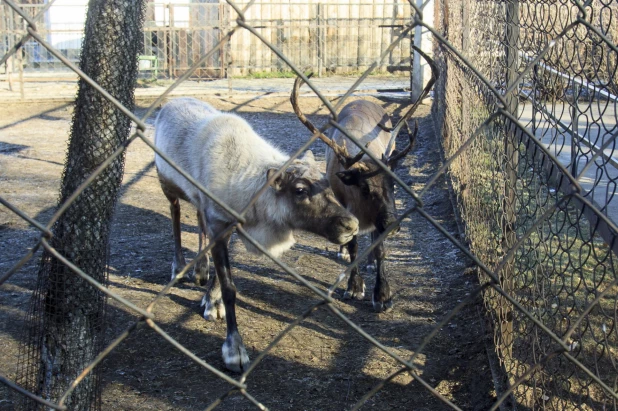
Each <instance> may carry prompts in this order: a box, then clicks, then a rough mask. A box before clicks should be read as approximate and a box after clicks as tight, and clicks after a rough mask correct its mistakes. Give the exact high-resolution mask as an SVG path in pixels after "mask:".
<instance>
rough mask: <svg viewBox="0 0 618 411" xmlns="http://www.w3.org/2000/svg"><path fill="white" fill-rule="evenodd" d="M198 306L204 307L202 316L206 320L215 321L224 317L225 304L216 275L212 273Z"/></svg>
mask: <svg viewBox="0 0 618 411" xmlns="http://www.w3.org/2000/svg"><path fill="white" fill-rule="evenodd" d="M200 306H202V307H204V318H205V319H206V320H208V321H217V320H223V319H225V306H224V305H223V300H222V298H221V283H220V282H219V277H218V276H217V275H214V276H213V277H212V279H211V280H210V282H209V283H208V287H206V294H204V297H202V303H201V304H200Z"/></svg>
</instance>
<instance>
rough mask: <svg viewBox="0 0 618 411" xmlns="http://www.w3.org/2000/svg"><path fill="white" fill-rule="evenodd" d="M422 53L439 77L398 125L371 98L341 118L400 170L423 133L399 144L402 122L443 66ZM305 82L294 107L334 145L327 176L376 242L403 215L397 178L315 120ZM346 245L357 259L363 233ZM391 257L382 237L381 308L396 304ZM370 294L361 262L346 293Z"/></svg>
mask: <svg viewBox="0 0 618 411" xmlns="http://www.w3.org/2000/svg"><path fill="white" fill-rule="evenodd" d="M417 51H418V50H417ZM421 55H423V57H424V58H425V59H426V60H427V61H428V62H429V64H430V65H431V67H432V72H433V73H434V76H433V77H432V79H431V80H430V81H429V83H428V84H427V86H426V87H425V90H423V93H422V94H421V96H420V97H419V99H418V100H417V101H416V103H415V104H414V105H412V107H411V108H410V109H409V110H408V111H407V113H406V114H405V115H404V116H403V117H402V118H401V119H400V120H399V122H398V123H397V125H396V126H395V127H391V119H390V118H389V116H388V114H387V113H386V112H385V111H384V109H383V108H382V107H380V106H379V105H377V104H375V103H372V102H369V101H366V100H356V101H353V102H351V103H348V104H347V105H346V106H345V107H344V108H343V109H342V110H341V112H340V113H339V115H338V120H337V123H338V124H339V125H340V127H341V128H343V129H345V130H346V131H347V132H348V133H349V134H350V135H351V136H353V137H355V138H356V139H357V140H358V141H359V142H360V143H361V144H362V145H364V146H365V149H366V150H367V151H370V152H371V153H372V154H373V155H374V156H375V157H377V158H379V159H381V161H382V163H384V164H385V165H386V166H388V167H389V168H390V169H391V170H394V169H395V168H396V167H397V163H398V162H399V161H400V160H401V159H402V158H404V157H405V156H406V155H407V154H408V152H409V151H410V150H411V148H412V146H413V144H414V140H415V138H416V135H417V133H418V123H417V124H416V128H415V130H414V133H410V130H409V129H408V135H409V142H408V144H407V145H406V147H405V148H404V149H403V150H401V151H398V150H395V149H394V148H395V139H396V137H397V135H398V134H399V132H400V130H401V128H402V127H406V129H407V127H408V126H407V120H408V119H410V117H411V116H412V114H414V112H415V111H416V109H417V107H418V106H419V105H420V102H421V101H422V99H423V98H424V97H425V96H426V95H427V94H428V93H429V90H430V89H431V87H432V86H433V83H434V82H435V80H436V73H437V70H436V67H435V65H434V64H433V61H431V59H429V57H427V56H426V55H425V54H424V53H422V52H421ZM302 82H303V81H302V79H301V78H300V77H299V78H297V79H296V81H295V82H294V88H293V90H292V95H291V98H290V100H291V102H292V107H293V109H294V112H295V113H296V115H297V117H298V118H299V120H300V121H301V122H302V123H303V124H304V125H305V126H306V127H307V128H308V129H309V130H310V131H311V132H312V133H314V134H316V133H317V135H318V137H319V138H320V139H321V140H322V141H324V142H325V143H326V144H327V145H328V146H329V147H330V148H331V149H332V150H327V154H326V162H327V164H326V177H327V178H328V180H329V182H330V184H331V187H332V189H333V192H334V193H335V196H337V199H338V200H339V201H340V202H341V203H342V204H343V205H344V206H345V207H346V208H347V209H348V210H350V211H351V212H352V214H354V215H355V216H356V217H357V218H358V221H359V224H360V230H361V232H371V239H372V242H375V241H376V239H377V238H378V237H379V236H380V235H381V234H382V233H384V232H385V231H386V229H387V228H388V227H389V226H390V225H392V224H393V223H394V222H395V221H396V220H397V212H396V208H395V184H394V180H393V178H392V177H391V176H390V175H389V174H388V173H385V172H384V170H383V169H382V168H381V167H380V166H379V165H378V164H377V163H376V162H375V161H374V160H372V159H371V158H369V157H368V156H365V155H364V151H363V150H361V149H360V148H358V146H356V145H355V144H354V143H352V141H351V140H350V139H348V138H347V137H346V136H345V134H344V133H343V132H341V131H340V130H339V129H337V128H334V127H331V128H330V129H329V130H328V131H327V134H328V136H326V135H324V134H322V133H321V132H320V131H319V130H318V129H317V127H315V126H314V125H313V124H311V122H310V121H309V120H308V119H307V118H306V117H305V115H304V114H303V113H302V111H301V110H300V107H299V105H298V92H299V89H300V86H301V85H302ZM396 231H398V227H397V228H396V229H393V230H392V231H391V234H392V233H393V232H396ZM346 250H347V252H348V253H349V256H350V261H354V260H355V259H356V257H357V253H358V241H357V236H354V237H353V238H352V240H351V241H350V242H349V243H347V244H345V245H342V246H341V249H340V253H339V255H340V256H341V257H343V256H344V252H345V251H346ZM385 257H386V251H385V248H384V244H383V243H382V242H380V243H379V244H377V246H376V247H375V248H374V249H373V251H372V255H370V263H371V262H372V260H374V261H375V263H376V282H375V287H374V289H373V294H372V302H373V307H374V309H375V310H376V311H377V312H382V311H388V310H390V309H391V308H392V306H393V301H392V294H391V290H390V286H389V284H388V280H387V275H386V270H385V266H384V260H385ZM364 297H365V282H364V280H363V278H362V277H361V276H360V274H359V269H358V266H356V267H354V268H353V269H352V271H351V273H350V278H349V279H348V287H347V290H346V292H345V294H344V298H357V299H359V300H362V299H363V298H364Z"/></svg>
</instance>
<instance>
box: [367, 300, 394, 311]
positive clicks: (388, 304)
mask: <svg viewBox="0 0 618 411" xmlns="http://www.w3.org/2000/svg"><path fill="white" fill-rule="evenodd" d="M372 302H373V309H374V310H375V312H377V313H387V312H389V311H390V310H392V309H393V299H392V298H389V299H388V300H386V301H375V300H373V301H372Z"/></svg>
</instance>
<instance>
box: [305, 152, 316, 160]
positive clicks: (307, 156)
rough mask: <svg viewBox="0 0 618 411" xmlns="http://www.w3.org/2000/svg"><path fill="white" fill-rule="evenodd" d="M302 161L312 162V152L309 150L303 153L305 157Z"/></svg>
mask: <svg viewBox="0 0 618 411" xmlns="http://www.w3.org/2000/svg"><path fill="white" fill-rule="evenodd" d="M303 159H305V160H308V161H309V162H314V161H315V157H314V156H313V151H311V150H307V151H305V155H304V156H303Z"/></svg>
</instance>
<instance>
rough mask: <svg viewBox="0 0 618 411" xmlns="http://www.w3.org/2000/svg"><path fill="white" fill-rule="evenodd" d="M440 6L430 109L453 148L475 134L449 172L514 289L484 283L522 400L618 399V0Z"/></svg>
mask: <svg viewBox="0 0 618 411" xmlns="http://www.w3.org/2000/svg"><path fill="white" fill-rule="evenodd" d="M436 10H438V13H439V14H438V15H437V16H436V29H437V30H438V31H439V32H441V33H444V35H445V40H447V41H448V43H447V42H442V41H440V42H438V43H436V48H437V51H438V55H439V59H438V64H439V66H440V71H441V72H442V73H448V74H447V75H445V76H443V77H442V78H441V79H440V82H439V86H438V88H437V90H436V94H437V100H438V101H441V102H444V104H443V105H438V104H436V105H434V118H435V119H436V121H437V122H438V124H441V126H442V132H443V146H444V149H445V152H446V155H447V156H454V155H456V153H458V150H460V149H462V147H464V146H465V147H466V148H465V151H464V152H462V153H461V154H459V155H456V158H455V160H454V161H453V163H452V165H451V168H450V171H451V176H452V178H453V183H454V189H455V191H456V193H457V197H458V200H459V201H458V202H459V205H460V212H461V215H462V217H463V220H464V221H465V227H466V234H467V239H468V241H469V244H470V249H471V251H472V252H473V253H474V254H475V255H476V256H477V257H479V259H480V260H481V261H483V262H484V263H485V264H486V265H487V266H488V267H490V268H494V267H500V268H502V270H501V272H500V284H501V287H502V290H503V291H504V292H505V293H507V295H508V296H509V298H510V299H512V301H507V300H506V299H505V297H504V295H501V292H498V291H497V290H496V289H491V290H487V291H486V292H485V293H484V297H485V304H486V307H487V309H488V313H489V317H491V319H492V320H493V321H492V322H493V325H494V336H495V342H496V347H497V348H498V351H499V354H500V359H501V360H502V365H503V367H504V370H505V371H506V373H507V375H508V378H509V383H510V386H511V389H512V390H513V393H514V397H515V400H516V401H517V402H518V403H520V404H523V405H526V406H529V407H533V408H537V407H538V408H549V409H569V408H577V409H605V407H610V408H612V407H615V404H616V389H617V382H618V380H617V378H618V368H617V363H616V360H617V359H618V351H617V350H618V334H617V330H616V326H617V324H616V319H617V317H616V302H617V300H616V297H617V294H616V291H617V287H616V283H617V281H618V279H617V277H616V271H615V266H614V264H615V258H616V256H615V252H616V244H615V236H616V225H615V222H616V221H617V219H618V212H617V210H616V209H615V204H616V203H615V200H614V197H615V191H616V185H615V180H616V177H617V176H618V174H617V170H616V165H617V163H616V160H615V158H616V157H615V151H614V149H615V147H616V146H615V144H616V142H615V137H616V133H615V132H616V97H615V95H614V93H615V88H616V57H617V54H616V51H617V49H616V46H615V43H614V42H615V40H616V38H615V36H616V34H618V33H617V32H616V19H617V18H618V14H617V13H618V3H617V2H615V1H589V2H586V3H585V4H584V3H583V2H579V1H541V2H539V1H514V2H490V1H483V2H474V1H467V0H460V1H447V0H443V1H441V2H440V4H439V6H438V7H437V8H436ZM453 46H455V48H456V49H453V48H452V47H453ZM472 58H473V59H474V60H473V61H474V63H473V64H470V60H469V59H472ZM471 135H472V136H473V139H472V140H471V139H470V136H471ZM501 262H502V263H501ZM494 269H495V268H494ZM479 278H480V280H481V281H484V280H485V278H486V276H485V274H484V273H480V277H479ZM515 304H516V305H515Z"/></svg>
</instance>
